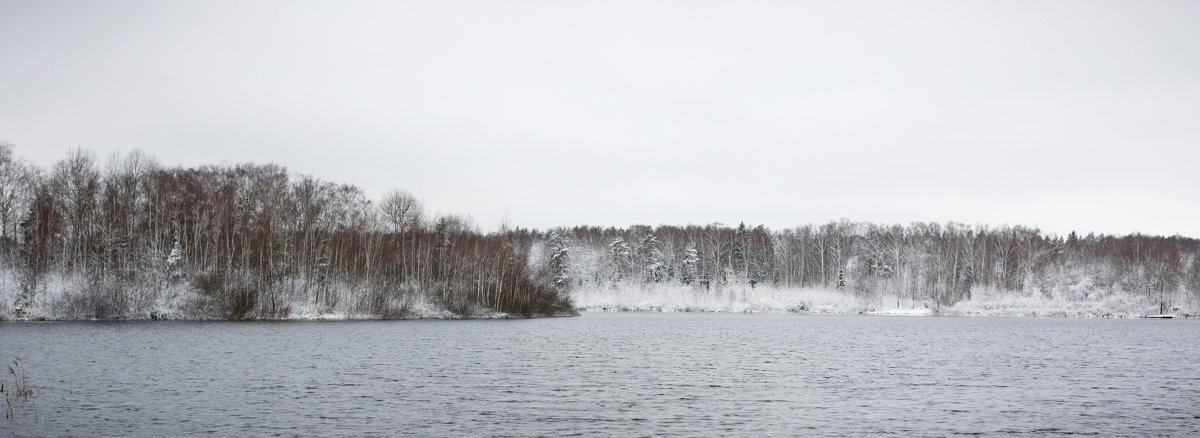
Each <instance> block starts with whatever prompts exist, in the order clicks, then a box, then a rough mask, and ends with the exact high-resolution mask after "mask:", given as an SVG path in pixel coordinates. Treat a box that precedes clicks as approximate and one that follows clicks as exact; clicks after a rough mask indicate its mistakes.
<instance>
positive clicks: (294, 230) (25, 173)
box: [0, 144, 574, 319]
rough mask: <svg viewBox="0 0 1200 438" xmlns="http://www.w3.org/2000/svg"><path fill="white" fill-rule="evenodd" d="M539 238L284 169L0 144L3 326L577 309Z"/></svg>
mask: <svg viewBox="0 0 1200 438" xmlns="http://www.w3.org/2000/svg"><path fill="white" fill-rule="evenodd" d="M537 239H538V238H537V236H536V234H534V233H532V232H529V231H524V230H514V231H506V232H503V233H493V234H482V233H480V232H479V231H478V230H477V229H476V227H475V226H473V225H472V224H471V223H470V221H469V220H466V219H464V218H461V217H455V216H445V217H437V218H426V217H425V214H424V212H423V210H422V207H421V204H420V202H419V201H417V200H416V198H414V197H413V196H412V195H411V194H408V193H405V192H400V191H396V192H392V193H389V194H388V195H387V196H385V197H384V199H382V200H381V201H380V202H378V203H374V202H371V201H370V200H367V199H366V198H365V197H364V195H363V193H362V192H361V191H360V190H359V189H357V188H355V187H353V186H348V185H338V184H331V183H328V182H324V181H321V180H319V179H316V178H313V177H310V176H303V175H292V174H289V173H288V172H287V170H286V169H284V168H283V167H280V166H277V165H270V164H269V165H253V164H244V165H234V166H204V167H199V168H190V169H185V168H167V167H163V166H161V165H160V164H158V163H157V162H155V160H153V159H152V158H150V157H148V156H146V155H144V154H141V153H138V152H134V153H131V154H128V155H126V156H113V157H110V158H108V159H107V160H104V161H102V160H100V159H97V158H96V157H95V156H94V155H93V154H92V153H89V152H87V151H84V150H74V151H71V152H70V153H69V154H68V155H67V157H66V158H64V159H62V160H60V161H58V162H57V163H56V164H54V166H53V167H52V168H50V169H39V168H37V167H36V166H32V165H30V164H28V163H26V162H24V161H23V160H20V159H18V158H16V157H14V155H13V147H12V145H9V144H4V145H0V250H2V252H3V260H0V268H2V269H3V275H0V278H3V279H2V280H0V281H2V282H3V283H2V284H0V298H2V299H0V317H3V316H5V315H8V316H10V317H13V318H58V319H78V318H86V319H92V318H95V319H126V318H129V319H141V318H153V319H157V318H229V319H243V318H287V317H295V316H297V315H300V314H303V315H307V316H318V317H319V316H321V315H327V314H328V315H332V314H343V315H344V314H349V315H353V316H361V317H379V318H405V317H439V316H441V317H447V316H448V317H456V316H487V315H510V316H539V315H561V314H570V313H573V312H574V310H573V309H572V306H571V304H570V301H569V297H568V296H567V295H566V294H565V293H564V291H563V290H561V289H558V288H556V287H555V286H554V285H553V279H552V278H551V277H550V271H549V270H547V269H544V267H539V266H533V265H530V264H529V260H531V257H530V255H529V254H530V250H531V247H532V246H533V245H534V243H535V241H537Z"/></svg>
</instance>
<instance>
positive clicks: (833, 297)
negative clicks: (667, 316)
mask: <svg viewBox="0 0 1200 438" xmlns="http://www.w3.org/2000/svg"><path fill="white" fill-rule="evenodd" d="M572 299H573V301H574V302H575V305H576V306H577V307H578V308H579V309H580V310H582V311H592V312H605V311H610V312H611V311H648V312H734V313H756V312H762V313H820V314H866V315H907V316H932V315H941V316H1032V317H1039V316H1040V317H1081V318H1094V317H1104V318H1142V317H1146V316H1147V315H1154V314H1156V313H1158V303H1156V302H1152V300H1150V299H1148V298H1146V297H1144V296H1140V297H1139V296H1134V295H1130V294H1124V293H1113V294H1108V295H1103V296H1092V297H1090V298H1086V299H1067V298H1064V297H1058V296H1052V297H1047V296H1045V295H1043V294H1041V293H1038V292H1031V293H1023V292H1011V291H990V290H983V289H980V290H976V291H975V293H974V294H973V298H972V299H971V300H966V301H961V302H958V303H956V304H954V305H952V306H941V307H938V306H937V305H936V304H935V303H932V302H925V301H920V300H917V301H911V300H905V299H901V300H897V299H896V298H895V297H892V298H890V299H888V298H886V297H882V298H874V299H872V298H869V297H861V296H855V295H852V294H848V293H843V292H839V291H836V290H825V289H799V288H797V289H787V288H774V287H764V286H759V287H755V288H751V287H749V286H741V285H737V286H726V287H722V288H713V289H710V290H697V289H695V288H692V287H687V286H683V285H679V284H669V283H664V284H653V285H645V284H639V285H629V284H624V285H616V286H613V285H607V286H603V287H590V286H584V287H580V288H577V289H576V290H575V291H574V292H573V293H572ZM1196 313H1197V312H1196V311H1195V310H1194V309H1193V308H1192V307H1191V306H1184V307H1181V308H1180V309H1179V310H1178V311H1177V314H1178V315H1180V316H1181V317H1186V316H1189V315H1195V314H1196Z"/></svg>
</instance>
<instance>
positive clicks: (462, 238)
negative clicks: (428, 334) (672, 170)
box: [0, 144, 1200, 319]
mask: <svg viewBox="0 0 1200 438" xmlns="http://www.w3.org/2000/svg"><path fill="white" fill-rule="evenodd" d="M0 254H2V256H3V260H0V271H2V272H0V317H4V316H5V315H7V316H9V317H14V318H57V319H79V318H96V319H125V318H132V319H142V318H160V317H161V318H230V319H242V318H288V317H294V316H296V315H297V314H304V315H309V316H313V315H315V316H318V317H319V316H321V315H324V314H335V313H338V312H341V313H344V314H351V315H363V316H367V317H378V318H406V317H428V316H431V315H432V316H438V315H442V316H446V315H451V316H483V315H495V314H501V315H512V316H542V315H562V314H570V313H572V312H573V311H574V309H573V308H572V303H571V300H570V294H571V291H572V290H573V289H575V288H579V287H585V286H586V287H602V288H608V289H611V290H617V291H619V290H622V288H639V287H645V286H647V285H654V284H674V285H683V286H686V287H687V288H689V289H691V290H692V291H693V292H694V293H696V294H706V293H713V291H716V290H722V289H727V288H750V289H753V288H756V287H760V286H770V287H774V288H780V289H789V288H818V289H827V290H833V291H839V292H840V293H842V294H848V295H854V296H856V297H866V298H868V299H869V300H871V301H872V302H878V303H881V305H883V304H886V303H889V302H894V303H895V305H896V306H900V305H901V303H909V305H912V303H918V302H920V303H923V304H924V305H926V306H930V307H940V306H950V305H953V304H954V303H957V302H960V301H963V300H970V299H972V294H973V292H975V291H981V290H1004V291H1023V292H1027V293H1039V294H1043V295H1046V296H1055V297H1059V298H1063V297H1065V298H1066V299H1069V300H1089V299H1095V298H1096V297H1101V296H1106V295H1112V294H1124V295H1130V296H1135V297H1139V298H1140V299H1144V302H1146V303H1155V304H1156V305H1162V306H1163V307H1164V308H1170V307H1172V306H1176V305H1178V304H1180V303H1185V302H1186V303H1192V304H1193V305H1194V304H1195V303H1200V260H1198V257H1197V256H1198V255H1200V241H1198V240H1196V239H1192V238H1185V237H1180V236H1173V237H1161V236H1146V235H1137V234H1135V235H1128V236H1109V235H1095V234H1092V233H1087V234H1086V235H1079V234H1076V233H1074V232H1072V233H1070V234H1069V235H1067V236H1056V235H1048V234H1045V233H1042V232H1040V231H1039V230H1037V229H1033V228H1026V227H1021V226H1015V227H994V228H992V227H986V226H967V225H962V224H955V223H949V224H937V223H914V224H909V225H878V224H864V223H855V222H849V221H840V222H834V223H828V224H824V225H808V226H801V227H797V228H791V229H785V230H770V229H767V228H765V227H763V226H748V225H745V224H739V225H736V226H735V225H721V224H713V225H706V226H659V227H649V226H632V227H629V228H624V229H618V228H597V227H575V228H555V229H552V230H547V231H544V232H543V231H536V230H528V229H520V228H517V229H503V230H499V231H496V232H491V233H483V232H481V231H480V230H479V229H478V227H477V226H476V225H474V224H473V223H472V222H471V220H470V219H469V218H462V217H458V216H452V215H451V216H442V217H428V216H427V215H426V213H425V212H424V210H423V208H422V206H421V203H420V202H419V201H418V200H417V198H415V197H414V196H413V195H411V194H409V193H406V192H402V191H394V192H391V193H389V194H387V195H386V196H384V197H383V198H382V199H380V200H378V201H375V202H373V201H371V200H368V199H366V197H365V196H364V194H363V193H362V192H361V191H360V190H359V189H358V188H356V187H354V186H350V185H339V184H332V183H329V182H324V181H321V180H319V179H317V178H314V177H311V176H306V175H294V174H290V173H289V172H288V171H287V170H286V169H284V168H283V167H281V166H277V165H273V164H268V165H255V164H242V165H232V166H203V167H199V168H179V167H164V166H162V165H160V164H159V163H157V162H156V161H155V160H154V159H152V158H150V157H148V156H146V155H144V154H141V153H138V152H134V153H131V154H128V155H124V156H116V155H114V156H112V157H108V158H107V159H104V160H101V159H99V158H97V157H96V156H95V155H94V154H92V153H90V152H87V151H84V150H74V151H71V152H70V153H68V155H67V156H66V157H65V158H64V159H62V160H60V161H58V162H57V163H56V164H55V165H53V166H52V167H51V168H50V169H40V168H38V167H36V166H33V165H31V164H29V163H27V162H25V161H23V160H21V159H19V158H16V157H15V156H14V154H13V147H12V145H9V144H0Z"/></svg>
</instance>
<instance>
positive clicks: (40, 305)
mask: <svg viewBox="0 0 1200 438" xmlns="http://www.w3.org/2000/svg"><path fill="white" fill-rule="evenodd" d="M0 279H2V280H0V321H3V320H31V321H75V320H197V321H203V320H228V319H250V320H288V321H321V320H330V321H340V320H373V319H518V318H520V319H523V318H528V317H555V316H575V315H577V313H574V312H569V311H568V312H563V313H562V314H553V315H540V314H538V315H512V314H508V313H505V312H499V311H496V310H494V309H489V308H485V307H482V306H478V305H465V304H464V305H458V306H455V307H454V308H452V309H451V308H447V307H446V306H444V305H443V304H442V303H443V302H444V301H442V300H439V297H437V296H433V295H431V294H428V293H422V292H418V291H415V290H412V289H409V288H403V287H401V288H397V292H396V293H394V294H393V295H391V296H386V297H381V296H370V294H367V293H363V292H362V291H356V290H354V289H353V288H350V287H346V286H344V285H343V287H337V288H332V289H331V290H328V291H325V292H324V295H323V299H322V301H324V302H325V303H324V304H317V300H315V299H314V296H313V294H311V293H304V292H303V291H301V290H288V291H275V292H274V293H272V294H271V295H273V296H276V297H277V300H278V304H277V308H278V309H279V310H278V311H276V312H274V313H267V312H263V311H262V310H260V309H259V308H258V307H255V310H250V311H249V312H246V313H245V314H244V315H240V316H238V317H236V318H235V317H232V316H231V315H230V314H229V313H228V310H227V309H228V307H229V305H228V303H227V302H223V301H222V298H220V297H217V296H213V295H211V294H206V293H204V292H203V291H202V290H200V289H197V288H196V287H194V286H192V285H190V284H185V283H174V284H166V283H160V284H154V285H147V284H140V285H115V284H104V283H101V284H96V283H90V282H88V281H86V280H84V279H82V278H80V277H63V276H57V275H51V276H48V277H47V281H45V282H44V283H43V284H42V285H41V287H39V290H38V292H37V293H36V294H33V296H32V297H31V298H29V297H27V296H26V294H24V293H22V292H21V290H20V288H19V287H17V285H18V283H17V282H15V281H13V280H12V277H11V275H2V274H0ZM356 297H368V298H367V299H364V298H358V299H356ZM328 302H333V303H338V304H334V305H330V304H328Z"/></svg>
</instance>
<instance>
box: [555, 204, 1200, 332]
mask: <svg viewBox="0 0 1200 438" xmlns="http://www.w3.org/2000/svg"><path fill="white" fill-rule="evenodd" d="M547 240H548V242H549V246H550V247H551V251H550V252H551V253H555V250H556V249H561V248H566V249H567V251H566V252H565V254H563V255H559V256H558V258H561V259H564V260H563V261H560V262H554V263H551V265H552V267H553V269H554V270H555V278H556V279H558V281H559V282H560V283H568V284H572V285H574V286H590V287H592V288H593V289H594V288H595V286H597V285H599V286H601V287H604V286H605V285H613V284H622V283H624V284H626V286H623V287H629V286H628V283H641V284H643V285H644V284H649V283H660V282H679V283H682V284H685V285H690V286H691V287H693V288H695V289H696V290H698V291H702V292H703V291H712V290H715V289H718V288H725V287H730V286H735V287H740V288H751V289H752V288H755V287H761V286H769V287H774V288H782V289H798V288H811V289H828V290H837V291H841V292H842V293H844V294H849V295H853V296H855V297H858V298H864V299H865V300H866V301H867V302H872V303H877V304H876V306H878V307H900V306H901V305H902V304H907V305H910V306H911V305H916V306H922V305H923V306H926V307H930V308H935V307H945V306H952V305H954V304H956V303H958V302H959V301H963V300H971V299H972V292H973V291H988V292H995V291H1017V292H1024V293H1031V294H1040V295H1042V296H1044V297H1046V298H1048V299H1049V298H1053V299H1057V300H1060V301H1068V302H1082V301H1087V300H1093V301H1095V300H1098V299H1101V298H1104V297H1110V296H1113V295H1120V296H1121V297H1130V298H1132V299H1135V300H1137V301H1140V302H1142V303H1146V304H1148V305H1151V306H1154V307H1160V306H1161V309H1160V310H1161V311H1163V312H1164V313H1167V312H1169V311H1170V309H1172V308H1173V307H1176V306H1178V305H1181V304H1185V303H1186V304H1188V305H1191V306H1193V307H1195V306H1196V305H1197V304H1200V257H1198V256H1200V240H1197V239H1192V238H1185V237H1180V236H1173V237H1161V236H1146V235H1140V234H1134V235H1128V236H1109V235H1096V234H1093V233H1088V234H1086V235H1083V236H1080V235H1079V234H1078V233H1075V232H1071V233H1069V234H1068V235H1067V236H1055V235H1047V234H1044V233H1042V232H1040V231H1038V230H1037V229H1034V228H1027V227H1022V226H1014V227H994V228H993V227H987V226H975V227H972V226H967V225H963V224H957V223H948V224H938V223H913V224H909V225H879V224H870V223H855V222H850V221H845V220H843V221H839V222H833V223H828V224H824V225H806V226H801V227H796V228H792V229H786V230H774V231H773V230H769V229H767V228H765V227H762V226H755V227H750V226H747V225H745V224H739V225H737V226H724V225H708V226H686V227H676V226H660V227H655V228H652V227H645V226H635V227H631V228H629V229H613V228H608V229H603V228H589V227H579V228H574V229H558V230H553V231H552V232H551V233H550V234H549V236H548V238H547ZM889 303H891V304H889Z"/></svg>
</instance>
